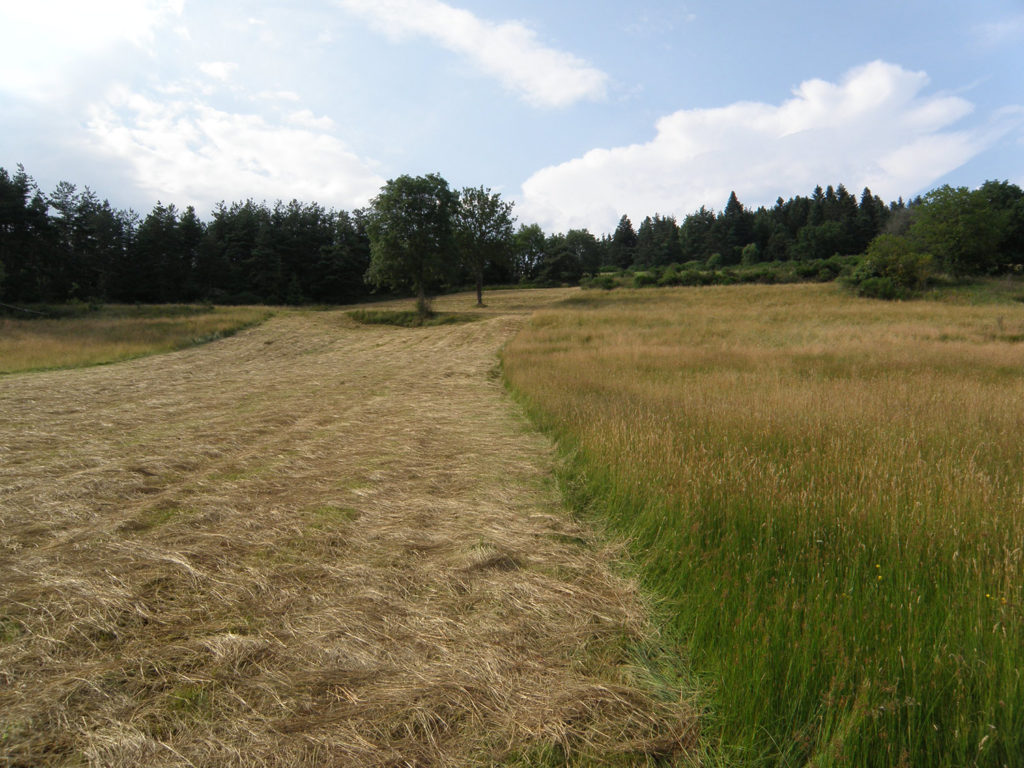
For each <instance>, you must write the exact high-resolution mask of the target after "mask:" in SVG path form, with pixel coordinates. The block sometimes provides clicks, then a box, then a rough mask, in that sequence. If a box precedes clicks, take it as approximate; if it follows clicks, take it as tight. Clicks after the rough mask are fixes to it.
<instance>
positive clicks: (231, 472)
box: [0, 289, 699, 768]
mask: <svg viewBox="0 0 1024 768" xmlns="http://www.w3.org/2000/svg"><path fill="white" fill-rule="evenodd" d="M571 293H573V291H571V290H566V289H555V290H552V291H532V292H502V293H498V292H494V293H490V294H489V295H488V297H487V298H488V308H487V309H486V310H480V311H479V312H478V311H477V310H475V309H471V307H472V304H473V303H474V302H475V296H470V295H467V294H464V295H462V296H451V297H445V299H443V300H439V301H438V304H439V307H438V309H439V310H440V311H443V312H472V313H474V314H475V315H478V320H477V322H472V323H457V324H448V325H440V326H435V327H423V328H399V327H393V326H381V325H363V324H359V323H357V322H356V321H355V320H354V319H353V318H351V317H350V316H349V315H348V314H347V313H346V312H343V311H323V312H306V311H299V310H296V311H288V312H280V313H278V314H277V315H275V317H273V318H271V319H270V320H269V321H267V322H266V323H264V324H262V325H260V326H259V327H257V328H252V329H249V330H247V331H245V332H243V333H238V334H236V335H235V336H233V337H231V338H227V339H223V340H221V341H218V342H216V343H213V344H206V345H202V346H197V347H193V348H189V349H185V350H181V351H178V352H175V353H173V354H167V355H151V356H148V357H144V358H140V359H135V360H131V361H127V362H123V363H119V364H116V365H105V366H99V367H92V368H83V369H78V370H54V371H44V372H36V373H21V374H16V375H10V376H2V377H0V765H2V766H5V768H6V767H7V766H10V767H11V768H14V767H15V766H18V767H21V766H24V767H25V768H28V767H29V766H31V767H32V768H45V767H47V766H54V767H56V766H61V767H62V768H63V767H66V766H84V765H90V766H104V767H105V768H106V767H108V766H109V767H111V768H119V767H120V768H135V767H136V766H151V765H159V766H173V767H175V768H178V767H180V768H187V767H188V766H287V767H288V768H296V767H297V766H298V767H301V766H308V767H309V768H313V767H314V766H315V767H317V768H319V767H320V766H352V767H353V768H372V767H374V766H377V767H378V768H385V767H387V768H395V767H396V766H459V768H462V767H463V766H470V767H472V766H479V767H480V768H485V767H486V766H494V765H508V766H523V768H526V767H527V766H530V768H537V767H538V766H565V765H572V766H595V767H596V766H607V765H620V766H636V765H651V766H655V765H666V764H678V763H679V762H683V761H685V760H687V759H690V757H692V756H693V755H694V754H695V753H696V750H697V736H698V728H699V725H698V722H697V720H696V718H695V717H694V715H693V710H692V709H691V708H690V707H689V706H688V699H686V697H685V696H684V695H682V694H680V692H679V691H678V689H677V688H675V687H673V686H671V685H666V684H664V682H663V681H658V680H656V679H655V676H654V675H652V674H651V673H649V671H648V670H647V669H646V668H644V667H642V666H640V665H638V664H637V663H636V662H637V654H638V653H640V652H641V651H640V649H644V650H643V652H644V653H654V652H655V651H656V649H657V642H656V640H652V626H651V623H650V617H649V612H648V610H647V605H646V602H645V600H644V597H643V595H642V594H640V593H639V591H638V589H637V586H636V583H635V582H634V581H630V580H628V579H626V578H624V577H623V576H622V575H621V574H619V573H617V572H615V570H614V569H613V568H611V567H610V565H609V563H611V562H613V561H614V560H615V559H616V556H617V554H618V551H617V550H616V549H614V548H613V547H611V546H607V545H605V544H604V543H603V542H602V541H601V540H600V539H599V538H598V537H596V536H595V535H594V533H593V531H592V530H591V529H589V528H588V527H586V526H582V525H579V524H577V523H575V522H573V521H572V520H571V519H570V518H569V516H568V515H567V514H566V513H565V510H564V509H563V507H562V505H561V500H560V498H559V495H558V492H557V488H556V485H555V483H554V479H553V476H552V474H551V467H552V465H553V459H554V457H553V452H552V446H551V444H550V442H549V441H548V440H547V439H546V438H544V437H543V436H541V435H539V434H538V433H537V431H536V430H535V429H533V428H532V426H531V425H530V424H529V422H528V421H527V420H526V419H525V418H524V416H523V414H522V413H521V412H520V411H519V410H518V409H517V408H515V407H514V406H513V404H512V403H510V402H509V399H508V398H507V396H506V394H505V392H504V390H503V389H502V386H501V383H500V381H499V380H498V376H497V357H496V355H497V352H498V350H499V348H500V347H501V346H502V345H503V344H504V343H505V342H506V341H507V340H508V339H509V338H511V337H512V336H513V335H514V334H515V333H516V332H517V331H518V330H519V328H520V327H521V326H522V325H523V324H524V323H525V322H526V321H527V319H528V317H529V315H530V313H531V312H533V311H534V310H535V309H536V308H537V307H538V306H544V305H548V304H551V303H553V302H554V301H556V300H558V299H561V298H564V297H565V296H566V295H569V294H571ZM410 304H411V302H409V301H405V302H391V303H390V304H389V305H388V307H389V308H390V309H392V310H394V311H403V310H407V309H408V308H409V305H410Z"/></svg>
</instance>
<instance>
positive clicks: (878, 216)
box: [0, 166, 1024, 304]
mask: <svg viewBox="0 0 1024 768" xmlns="http://www.w3.org/2000/svg"><path fill="white" fill-rule="evenodd" d="M836 254H843V255H852V254H864V257H863V259H862V260H861V261H860V262H859V263H858V267H857V269H855V270H853V271H854V273H855V274H854V275H853V280H854V282H855V283H857V284H859V285H866V286H868V289H867V290H866V291H865V292H868V293H870V292H871V291H872V290H875V291H876V292H877V291H878V286H882V289H881V291H880V292H881V293H885V292H886V290H888V288H887V286H890V287H891V286H897V287H899V286H903V287H905V288H909V287H913V286H914V285H919V284H920V283H921V281H922V280H926V279H927V277H928V275H929V274H931V273H933V272H935V271H943V272H945V273H948V274H951V275H956V276H960V275H970V274H979V273H993V272H1000V271H1005V270H1008V269H1015V268H1019V267H1016V266H1015V265H1019V264H1021V263H1024V192H1022V191H1021V189H1020V188H1019V187H1018V186H1016V185H1014V184H1010V183H1009V182H1005V181H1004V182H1000V181H988V182H985V184H983V185H981V187H979V188H978V189H975V190H969V189H967V188H965V187H958V188H953V187H949V186H944V187H940V188H938V189H936V190H932V191H931V192H929V193H928V194H927V195H925V196H923V197H917V198H914V199H912V200H910V201H908V202H906V203H905V202H904V201H903V200H902V199H900V200H898V201H896V202H889V203H886V202H884V201H883V200H882V199H881V198H879V197H878V196H877V195H874V194H872V193H871V191H870V190H869V189H864V190H863V191H862V192H861V194H860V195H859V198H858V197H857V196H855V195H852V194H851V193H850V192H849V191H847V189H846V188H845V187H844V186H843V185H842V184H839V185H838V186H836V187H832V186H831V185H830V186H828V187H826V188H825V189H822V188H821V187H820V186H819V187H817V188H816V189H815V190H814V191H813V193H812V194H811V195H809V196H795V197H791V198H789V199H788V200H784V199H783V198H781V197H780V198H778V200H777V201H776V203H775V205H774V206H772V207H767V206H762V207H758V208H756V209H754V210H751V209H749V208H747V207H745V206H744V205H743V204H742V203H741V202H740V201H739V199H738V198H737V196H736V193H735V192H733V193H732V194H731V195H730V196H729V199H728V200H727V201H726V204H725V207H724V208H723V209H722V210H721V211H719V212H715V211H714V210H711V209H708V208H706V207H701V208H700V209H699V210H698V211H696V212H694V213H692V214H689V215H687V216H685V217H684V218H683V219H682V221H681V222H680V221H677V219H676V218H675V217H674V216H671V215H662V214H657V213H656V214H653V215H651V216H647V217H645V218H644V219H643V221H642V222H640V224H639V226H638V227H635V228H634V225H633V223H632V222H631V221H630V219H629V217H628V216H622V218H621V219H620V221H619V223H618V226H617V227H616V228H615V230H614V232H613V233H611V234H605V235H602V236H600V237H598V236H595V235H594V234H592V233H591V232H589V231H588V230H586V229H570V230H569V231H567V232H564V233H551V234H548V233H545V232H544V231H543V230H542V228H541V227H540V226H539V225H537V224H519V225H518V226H516V218H515V216H514V214H513V206H512V203H511V202H508V201H505V200H503V199H502V198H501V195H500V194H498V193H495V192H492V191H491V190H489V189H485V188H484V187H478V188H465V189H462V190H455V189H452V188H450V187H449V185H448V183H447V181H445V179H444V178H443V177H441V176H440V175H438V174H428V175H426V176H417V177H411V176H400V177H398V178H397V179H392V180H390V181H389V182H388V183H387V184H386V185H385V186H384V187H382V189H381V190H380V193H379V194H378V195H377V197H376V198H374V200H373V201H371V203H370V205H369V206H367V207H366V208H364V209H358V210H354V211H344V210H333V209H327V208H324V207H323V206H321V205H319V204H317V203H302V202H299V201H297V200H292V201H291V202H288V203H285V202H282V201H277V202H275V203H274V204H272V205H270V204H268V203H266V202H260V203H257V202H255V201H253V200H251V199H250V200H245V201H240V202H234V203H231V204H230V205H228V204H226V203H220V204H219V205H217V206H216V207H215V208H214V210H213V211H212V213H211V214H210V216H209V218H208V220H207V221H203V220H202V219H201V218H200V217H199V216H198V214H197V213H196V211H195V209H194V208H193V207H191V206H189V207H187V208H185V209H184V210H180V209H178V208H176V207H175V206H174V205H173V204H166V205H165V204H163V203H161V202H158V203H157V204H156V205H155V206H154V208H153V209H152V211H150V212H149V213H148V214H147V215H145V216H142V215H140V214H138V213H136V212H134V211H131V210H119V209H116V208H114V207H112V206H111V205H110V203H109V202H108V201H107V200H101V199H100V198H99V197H98V196H97V195H96V193H95V192H93V191H92V190H91V189H89V188H88V187H85V188H83V189H81V190H79V189H78V188H77V187H76V186H75V185H74V184H72V183H70V182H66V181H63V182H60V183H59V184H58V185H57V187H56V189H54V191H53V192H51V193H49V194H45V193H43V192H42V191H41V190H40V189H39V187H38V186H37V185H36V183H35V182H34V180H33V179H32V178H31V177H30V176H29V175H28V174H27V173H26V172H25V170H24V168H23V167H21V166H19V167H18V169H17V171H16V172H14V173H13V174H11V173H8V172H7V171H6V170H4V169H3V168H0V300H2V301H4V302H15V303H37V302H67V301H75V300H80V301H94V302H108V301H113V302H128V303H131V302H147V303H148V302H153V303H164V302H193V301H209V302H214V303H244V304H250V303H268V304H282V303H292V304H301V303H309V302H313V303H342V302H350V301H356V300H359V299H362V298H365V297H367V296H369V295H370V294H371V293H373V292H374V291H378V290H381V289H384V290H394V291H401V292H408V293H412V294H413V295H417V296H418V297H420V299H421V301H423V300H425V298H426V296H427V295H428V294H429V293H430V292H432V291H436V290H445V289H452V288H459V287H466V286H473V287H475V288H476V291H477V298H478V300H482V288H483V286H484V285H485V284H490V285H494V284H534V285H537V284H540V285H546V284H565V283H570V284H572V283H577V282H579V281H580V280H581V278H584V277H585V276H593V275H597V274H598V273H600V272H602V271H604V272H609V271H615V270H632V271H640V272H642V271H644V270H673V269H676V268H678V269H689V270H691V271H694V270H722V269H726V270H728V269H730V268H735V267H744V266H751V265H756V264H769V263H779V262H801V263H815V262H819V261H822V260H827V259H829V258H830V257H832V256H834V255H836ZM858 270H859V271H858ZM871 286H875V287H874V288H871Z"/></svg>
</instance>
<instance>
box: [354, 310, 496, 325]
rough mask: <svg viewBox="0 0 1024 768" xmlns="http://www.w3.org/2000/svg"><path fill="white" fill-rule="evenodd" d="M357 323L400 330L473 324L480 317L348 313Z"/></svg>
mask: <svg viewBox="0 0 1024 768" xmlns="http://www.w3.org/2000/svg"><path fill="white" fill-rule="evenodd" d="M347 314H348V316H349V317H351V318H352V319H353V320H355V321H356V322H357V323H361V324H363V325H395V326H398V327H400V328H423V327H429V326H435V325H454V324H457V323H472V322H474V321H475V320H479V319H480V316H479V315H467V314H459V313H456V312H428V313H427V314H423V313H422V312H420V311H419V310H417V311H415V312H412V311H406V310H391V309H354V310H352V311H351V312H348V313H347Z"/></svg>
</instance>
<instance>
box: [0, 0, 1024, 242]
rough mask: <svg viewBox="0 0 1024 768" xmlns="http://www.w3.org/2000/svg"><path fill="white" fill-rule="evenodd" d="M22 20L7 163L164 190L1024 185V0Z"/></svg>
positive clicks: (68, 7)
mask: <svg viewBox="0 0 1024 768" xmlns="http://www.w3.org/2000/svg"><path fill="white" fill-rule="evenodd" d="M0 29H2V30H3V31H4V44H3V46H0V167H3V168H6V169H7V170H8V171H9V172H13V171H14V170H15V169H16V168H17V166H18V164H19V163H20V164H23V165H24V167H25V170H26V171H27V172H28V173H29V175H31V176H32V177H33V178H34V179H35V180H36V182H37V183H38V184H39V186H40V188H41V189H42V190H43V191H44V192H49V191H52V190H53V188H54V187H55V186H56V184H57V183H58V182H59V181H61V180H67V181H71V182H73V183H75V184H77V185H78V186H79V188H81V187H83V186H89V187H90V188H91V189H92V190H94V191H95V192H96V193H97V194H98V195H99V196H100V197H101V198H107V199H109V200H110V202H111V204H112V205H114V206H115V207H118V208H133V209H134V210H136V211H138V212H140V213H142V214H145V213H147V212H148V211H149V210H151V209H152V208H153V206H154V205H155V204H156V203H157V202H158V201H160V202H162V203H164V204H167V203H173V204H175V205H176V206H178V207H179V208H184V207H185V206H186V205H194V206H195V208H196V211H197V212H198V213H199V215H200V216H201V217H203V218H208V217H209V214H210V212H211V211H212V210H213V208H214V206H215V205H216V204H217V203H218V202H219V201H226V202H228V203H230V202H232V201H236V200H245V199H248V198H252V199H254V200H257V201H261V200H266V201H268V202H271V203H272V202H274V201H276V200H278V199H280V200H285V201H288V200H291V199H293V198H294V199H298V200H300V201H303V202H314V201H315V202H317V203H320V204H321V205H324V206H325V207H329V208H336V209H345V210H352V209H354V208H359V207H363V206H365V205H367V204H368V203H369V201H370V200H371V199H372V198H373V196H374V195H375V194H376V193H377V192H378V191H379V190H380V187H381V186H382V185H383V184H384V183H385V182H386V181H387V180H388V179H392V178H395V177H397V176H400V175H402V174H411V175H420V174H426V173H434V172H436V173H440V174H441V175H442V176H444V177H445V178H446V179H447V180H448V182H449V184H450V185H451V186H453V187H454V188H456V189H460V188H463V187H479V186H483V187H486V188H489V189H491V190H492V191H495V192H500V193H501V195H502V197H503V198H505V199H508V200H512V201H513V202H514V203H515V209H514V210H515V213H516V215H517V217H518V220H519V222H520V223H524V224H525V223H533V222H536V223H539V224H540V225H541V226H542V227H543V228H544V229H545V231H547V232H563V231H566V230H568V229H570V228H582V227H585V228H588V229H589V230H590V231H591V232H594V233H595V234H602V233H608V232H611V231H612V230H614V228H615V226H616V223H617V222H618V221H619V218H620V217H621V216H622V215H624V214H625V215H628V216H629V217H630V218H631V220H632V221H633V222H634V224H638V223H639V222H640V221H641V220H642V219H643V218H644V216H647V215H653V214H655V213H659V214H661V215H674V216H676V217H677V218H679V219H681V218H682V217H684V216H685V215H687V214H688V213H692V212H693V211H695V210H697V209H698V208H700V207H701V206H706V207H708V208H710V209H713V210H721V209H722V208H723V207H724V206H725V203H726V200H727V199H728V197H729V193H730V192H731V191H735V192H736V193H737V195H738V197H739V199H740V200H741V202H743V203H744V204H745V205H746V206H748V207H751V208H753V207H756V206H758V205H762V204H764V205H771V204H773V203H774V202H775V200H776V198H778V197H780V196H781V197H783V198H788V197H791V196H793V195H809V194H811V193H812V191H813V189H814V187H815V186H816V185H818V184H820V185H822V186H825V185H828V184H833V185H838V184H840V183H842V184H845V185H846V187H847V189H849V190H850V191H851V192H853V193H854V194H859V193H860V191H861V190H862V189H863V188H864V187H865V186H867V187H869V188H870V189H871V191H872V192H873V193H874V194H878V195H880V196H881V197H882V198H883V199H885V200H886V201H889V200H894V199H896V198H897V197H903V198H905V199H906V198H910V197H912V196H914V195H917V194H922V193H925V192H927V191H928V190H930V189H933V188H934V187H936V186H939V185H941V184H952V185H954V186H961V185H962V186H968V187H976V186H978V185H980V184H981V183H982V182H984V181H986V180H988V179H999V180H1004V179H1005V180H1009V181H1011V182H1013V183H1016V184H1018V185H1021V186H1024V0H977V2H972V3H964V2H952V1H949V2H947V1H945V0H885V1H884V2H882V1H880V0H860V1H859V2H857V3H839V2H834V1H833V0H775V1H774V2H770V3H769V2H763V1H761V0H734V1H733V2H731V3H722V2H712V1H711V0H688V1H687V2H669V1H668V0H639V1H637V2H629V3H623V2H606V1H605V0H589V1H587V2H583V1H580V0H565V1H564V2H551V1H550V0H505V2H501V3H496V2H483V1H482V0H445V1H442V0H294V1H292V2H281V1H278V2H274V1H272V0H204V1H203V2H198V0H92V1H91V2H89V3H83V2H81V0H34V2H32V3H28V2H24V0H0Z"/></svg>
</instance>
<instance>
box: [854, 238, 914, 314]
mask: <svg viewBox="0 0 1024 768" xmlns="http://www.w3.org/2000/svg"><path fill="white" fill-rule="evenodd" d="M931 276H932V257H931V256H930V255H929V254H927V253H921V252H919V251H917V250H915V248H914V246H913V244H912V243H911V241H910V240H909V239H907V238H906V237H903V236H901V235H889V234H883V235H879V236H878V237H876V238H875V239H874V240H872V241H871V243H870V244H869V245H868V249H867V252H866V253H865V254H864V258H863V259H862V260H861V263H860V264H859V265H858V266H857V267H855V268H854V269H853V271H852V273H851V274H850V277H849V279H848V281H847V282H848V283H849V284H850V285H851V286H852V287H853V289H854V291H856V293H857V294H858V295H859V296H870V297H872V298H878V299H902V298H906V297H908V296H912V295H914V294H917V293H920V292H921V291H922V290H924V288H925V287H926V286H927V285H928V281H929V280H930V279H931Z"/></svg>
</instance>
